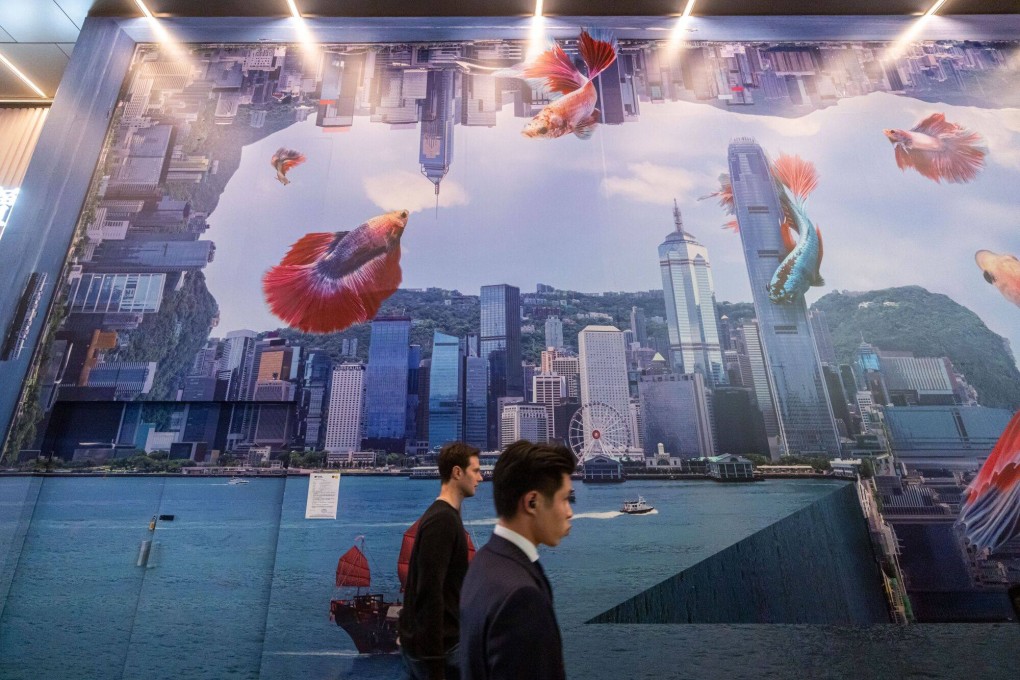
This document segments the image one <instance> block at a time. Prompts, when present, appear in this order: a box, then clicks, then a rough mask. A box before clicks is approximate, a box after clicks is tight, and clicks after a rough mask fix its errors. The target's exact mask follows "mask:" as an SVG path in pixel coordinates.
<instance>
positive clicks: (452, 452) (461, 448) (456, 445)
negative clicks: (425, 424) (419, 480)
mask: <svg viewBox="0 0 1020 680" xmlns="http://www.w3.org/2000/svg"><path fill="white" fill-rule="evenodd" d="M478 454H479V451H478V449H476V448H475V447H473V446H471V445H470V444H465V443H464V442H450V443H449V444H447V445H446V446H444V447H443V448H442V449H440V450H439V461H438V463H437V465H438V466H439V481H441V482H442V483H443V484H446V483H447V482H448V481H450V477H452V476H453V468H455V467H459V468H460V469H461V470H464V471H465V472H467V469H468V465H470V464H471V458H472V456H477V455H478Z"/></svg>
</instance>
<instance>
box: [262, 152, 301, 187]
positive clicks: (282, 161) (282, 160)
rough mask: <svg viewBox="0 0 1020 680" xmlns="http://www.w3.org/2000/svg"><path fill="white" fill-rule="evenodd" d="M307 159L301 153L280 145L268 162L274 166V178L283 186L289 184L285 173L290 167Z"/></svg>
mask: <svg viewBox="0 0 1020 680" xmlns="http://www.w3.org/2000/svg"><path fill="white" fill-rule="evenodd" d="M306 160H308V159H307V158H306V157H305V155H304V154H303V153H301V152H300V151H295V150H294V149H285V148H283V147H282V146H281V147H280V148H279V149H277V150H276V153H274V154H273V158H272V159H271V160H270V161H269V164H270V165H272V166H273V167H274V168H276V180H277V181H278V182H279V183H280V184H282V185H283V186H287V185H288V184H290V180H289V179H287V173H288V172H289V171H290V169H291V168H293V167H294V166H297V165H301V164H302V163H304V162H305V161H306Z"/></svg>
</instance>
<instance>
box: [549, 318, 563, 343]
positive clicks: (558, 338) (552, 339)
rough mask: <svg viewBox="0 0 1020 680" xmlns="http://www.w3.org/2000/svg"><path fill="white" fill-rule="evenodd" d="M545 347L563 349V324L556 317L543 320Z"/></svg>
mask: <svg viewBox="0 0 1020 680" xmlns="http://www.w3.org/2000/svg"><path fill="white" fill-rule="evenodd" d="M545 346H546V347H563V322H562V321H560V319H559V318H558V317H555V316H550V317H549V318H548V319H546V320H545Z"/></svg>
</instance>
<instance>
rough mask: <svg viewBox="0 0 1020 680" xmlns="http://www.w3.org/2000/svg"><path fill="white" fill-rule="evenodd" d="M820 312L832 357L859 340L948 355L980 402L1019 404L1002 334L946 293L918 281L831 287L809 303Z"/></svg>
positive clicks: (845, 355)
mask: <svg viewBox="0 0 1020 680" xmlns="http://www.w3.org/2000/svg"><path fill="white" fill-rule="evenodd" d="M813 308H814V309H820V310H822V311H824V312H825V317H826V321H827V322H828V325H829V329H830V331H831V332H832V341H833V344H834V345H835V349H836V357H837V359H838V361H839V362H840V363H851V362H852V361H853V360H854V354H855V352H856V349H857V346H858V345H859V344H860V343H861V340H862V338H863V340H864V341H866V342H869V343H871V344H872V345H875V346H876V347H878V348H879V349H883V350H900V351H910V352H913V353H914V356H919V357H940V356H947V357H949V358H950V360H952V362H953V366H955V367H956V370H957V371H959V372H961V373H963V374H964V375H965V376H966V377H967V382H969V383H970V384H971V385H973V386H974V388H975V389H977V391H978V400H979V401H980V403H981V404H982V405H984V406H995V407H1000V408H1009V409H1016V408H1018V407H1020V371H1017V367H1016V363H1015V362H1014V360H1013V356H1012V354H1011V353H1010V351H1009V350H1008V348H1007V344H1006V341H1005V339H1004V338H1002V337H1001V336H999V335H996V334H995V333H993V332H992V331H991V330H989V329H988V327H987V326H985V324H984V322H983V321H981V319H980V318H978V316H977V314H975V313H974V312H972V311H970V310H969V309H967V308H966V307H964V306H962V305H960V304H958V303H957V302H954V301H953V300H952V299H951V298H950V297H948V296H946V295H941V294H937V293H930V292H928V291H927V290H925V289H924V288H921V287H919V286H906V287H903V288H887V289H885V290H875V291H868V292H849V291H845V292H839V291H837V292H833V293H829V294H828V295H825V296H824V297H822V298H821V299H819V300H818V301H817V302H816V303H815V304H814V306H813Z"/></svg>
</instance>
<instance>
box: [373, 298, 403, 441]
mask: <svg viewBox="0 0 1020 680" xmlns="http://www.w3.org/2000/svg"><path fill="white" fill-rule="evenodd" d="M410 337H411V319H410V318H408V317H404V316H401V317H381V318H376V319H375V320H373V321H372V335H371V339H370V340H369V345H368V368H366V369H365V433H364V437H365V448H366V449H368V450H371V449H382V450H385V451H389V452H391V453H403V452H404V436H405V434H406V432H407V373H408V353H409V345H408V342H409V340H410Z"/></svg>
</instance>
